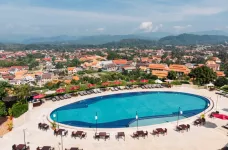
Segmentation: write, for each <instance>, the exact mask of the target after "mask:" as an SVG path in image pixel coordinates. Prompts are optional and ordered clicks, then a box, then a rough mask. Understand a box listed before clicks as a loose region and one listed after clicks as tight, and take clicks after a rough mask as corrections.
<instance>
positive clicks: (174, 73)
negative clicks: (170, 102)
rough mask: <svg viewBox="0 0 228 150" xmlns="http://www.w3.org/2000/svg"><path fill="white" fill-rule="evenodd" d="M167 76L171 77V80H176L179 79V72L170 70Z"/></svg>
mask: <svg viewBox="0 0 228 150" xmlns="http://www.w3.org/2000/svg"><path fill="white" fill-rule="evenodd" d="M167 78H168V79H170V80H175V79H177V73H176V72H174V71H170V72H169V73H168V76H167Z"/></svg>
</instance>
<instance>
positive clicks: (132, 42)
mask: <svg viewBox="0 0 228 150" xmlns="http://www.w3.org/2000/svg"><path fill="white" fill-rule="evenodd" d="M156 45H157V42H156V41H151V40H143V39H124V40H121V41H119V42H110V43H106V44H103V45H102V47H107V48H113V47H114V48H121V47H130V48H133V47H138V48H150V47H153V46H156Z"/></svg>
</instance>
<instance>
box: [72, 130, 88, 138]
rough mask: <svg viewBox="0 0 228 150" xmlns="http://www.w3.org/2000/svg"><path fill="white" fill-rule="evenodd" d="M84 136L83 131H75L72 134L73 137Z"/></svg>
mask: <svg viewBox="0 0 228 150" xmlns="http://www.w3.org/2000/svg"><path fill="white" fill-rule="evenodd" d="M85 136H86V132H83V131H76V132H74V137H80V138H83V137H85Z"/></svg>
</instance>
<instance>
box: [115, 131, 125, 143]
mask: <svg viewBox="0 0 228 150" xmlns="http://www.w3.org/2000/svg"><path fill="white" fill-rule="evenodd" d="M120 137H123V139H124V141H125V133H124V132H118V133H117V139H118V140H119V138H120Z"/></svg>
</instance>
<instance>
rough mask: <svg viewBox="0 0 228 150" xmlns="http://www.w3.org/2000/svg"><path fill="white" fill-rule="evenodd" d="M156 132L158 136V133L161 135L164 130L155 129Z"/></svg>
mask: <svg viewBox="0 0 228 150" xmlns="http://www.w3.org/2000/svg"><path fill="white" fill-rule="evenodd" d="M156 131H157V132H158V133H159V134H160V133H163V132H164V130H163V129H162V128H157V129H156Z"/></svg>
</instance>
